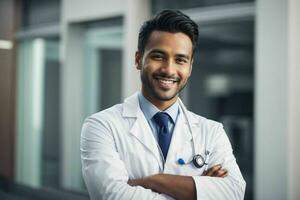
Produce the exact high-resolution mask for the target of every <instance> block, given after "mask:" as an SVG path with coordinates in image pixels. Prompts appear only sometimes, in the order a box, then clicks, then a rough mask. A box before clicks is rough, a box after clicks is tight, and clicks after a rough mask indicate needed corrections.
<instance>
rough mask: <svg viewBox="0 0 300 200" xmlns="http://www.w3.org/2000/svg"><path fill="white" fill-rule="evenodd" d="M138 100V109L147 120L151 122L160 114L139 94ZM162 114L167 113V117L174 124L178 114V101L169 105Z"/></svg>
mask: <svg viewBox="0 0 300 200" xmlns="http://www.w3.org/2000/svg"><path fill="white" fill-rule="evenodd" d="M138 98H139V103H140V107H141V110H142V111H143V113H144V115H145V117H146V119H147V120H151V119H152V117H153V116H154V115H155V114H156V113H158V112H160V110H159V109H158V108H157V107H156V106H155V105H153V104H152V103H151V102H150V101H149V100H148V99H146V98H145V97H144V96H143V95H142V93H140V92H139V94H138ZM164 112H166V113H168V115H169V116H170V117H171V119H172V122H173V123H175V122H176V119H177V116H178V113H179V103H178V100H177V101H176V102H175V103H174V104H173V105H171V106H170V107H169V108H168V109H166V110H164Z"/></svg>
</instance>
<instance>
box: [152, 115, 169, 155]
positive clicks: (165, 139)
mask: <svg viewBox="0 0 300 200" xmlns="http://www.w3.org/2000/svg"><path fill="white" fill-rule="evenodd" d="M153 118H154V121H155V122H156V123H157V124H158V125H159V132H158V144H159V146H160V149H161V151H162V153H163V155H164V158H165V160H166V158H167V154H168V150H169V146H170V142H171V137H172V135H171V133H170V131H169V127H168V122H169V120H170V116H169V115H168V114H167V113H165V112H158V113H156V114H155V115H154V117H153Z"/></svg>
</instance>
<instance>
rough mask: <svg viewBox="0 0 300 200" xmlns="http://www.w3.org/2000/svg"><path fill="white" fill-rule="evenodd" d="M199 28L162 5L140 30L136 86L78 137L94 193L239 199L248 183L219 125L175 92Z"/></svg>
mask: <svg viewBox="0 0 300 200" xmlns="http://www.w3.org/2000/svg"><path fill="white" fill-rule="evenodd" d="M197 40H198V27H197V24H196V23H195V22H193V21H192V20H191V19H190V18H189V17H188V16H186V15H184V14H183V13H181V12H180V11H174V10H164V11H162V12H160V13H158V14H157V15H156V16H155V17H154V18H152V19H150V20H149V21H146V22H145V23H144V24H143V26H142V27H141V29H140V33H139V40H138V50H137V52H136V55H135V63H136V68H137V69H138V70H140V76H141V81H142V88H141V92H139V93H136V94H134V95H133V96H131V97H129V98H127V99H126V100H125V102H124V103H123V104H118V105H115V106H113V107H111V108H109V109H107V110H104V111H101V112H99V113H96V114H94V115H92V116H91V117H89V118H87V119H86V121H85V123H84V125H83V128H82V135H81V157H82V171H83V176H84V180H85V183H86V186H87V189H88V192H89V194H90V197H91V199H122V200H123V199H124V200H126V199H137V200H140V199H230V200H234V199H243V197H244V192H245V181H244V180H243V177H242V175H241V173H240V170H239V168H238V166H237V163H236V161H235V158H234V155H233V154H232V148H231V145H230V143H229V140H228V138H227V136H226V133H225V132H224V130H223V127H222V125H221V124H220V123H218V122H214V121H212V120H208V119H206V118H204V117H201V116H199V115H196V114H194V113H192V112H190V111H188V110H187V109H186V108H185V106H184V105H183V104H182V102H181V100H180V99H179V98H178V95H179V92H180V91H181V90H182V89H183V88H184V86H185V85H186V83H187V81H188V78H189V77H190V75H191V72H192V63H193V53H194V50H195V47H196V45H197Z"/></svg>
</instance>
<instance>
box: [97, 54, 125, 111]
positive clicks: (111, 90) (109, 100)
mask: <svg viewBox="0 0 300 200" xmlns="http://www.w3.org/2000/svg"><path fill="white" fill-rule="evenodd" d="M121 53H122V51H121V50H120V49H100V50H99V54H100V55H99V57H101V58H102V59H101V61H100V62H99V63H100V66H102V70H101V71H102V72H101V78H100V82H101V83H100V86H101V90H100V91H101V92H99V94H100V96H99V98H98V99H99V100H100V102H99V105H100V110H103V109H106V108H108V107H110V106H113V105H115V104H117V103H120V101H121V80H122V79H121V75H122V74H121V73H122V70H121V66H122V55H121Z"/></svg>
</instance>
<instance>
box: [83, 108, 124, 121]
mask: <svg viewBox="0 0 300 200" xmlns="http://www.w3.org/2000/svg"><path fill="white" fill-rule="evenodd" d="M121 117H122V104H116V105H114V106H112V107H110V108H107V109H105V110H102V111H100V112H97V113H94V114H92V115H91V116H89V117H87V118H86V119H85V120H84V124H90V125H92V124H94V125H96V124H98V125H103V126H108V125H109V124H110V123H112V122H114V121H116V120H118V119H120V118H121Z"/></svg>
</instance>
